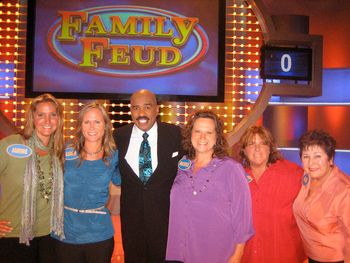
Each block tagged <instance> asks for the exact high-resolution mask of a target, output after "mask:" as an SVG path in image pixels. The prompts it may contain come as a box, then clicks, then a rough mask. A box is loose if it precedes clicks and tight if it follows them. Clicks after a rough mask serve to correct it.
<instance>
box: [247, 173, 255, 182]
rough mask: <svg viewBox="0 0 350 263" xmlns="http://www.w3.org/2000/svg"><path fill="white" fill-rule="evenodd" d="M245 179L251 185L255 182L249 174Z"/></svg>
mask: <svg viewBox="0 0 350 263" xmlns="http://www.w3.org/2000/svg"><path fill="white" fill-rule="evenodd" d="M245 179H247V182H248V183H250V182H252V181H253V178H252V177H251V176H250V175H249V174H247V173H246V174H245Z"/></svg>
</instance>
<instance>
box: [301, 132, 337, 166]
mask: <svg viewBox="0 0 350 263" xmlns="http://www.w3.org/2000/svg"><path fill="white" fill-rule="evenodd" d="M310 146H319V147H321V148H322V149H323V150H324V151H325V153H326V154H327V156H328V159H329V160H332V159H333V158H334V155H335V148H336V141H335V139H334V138H333V137H332V136H331V135H329V133H327V132H325V131H323V130H311V131H308V132H306V133H305V134H304V135H303V136H301V137H300V139H299V155H300V157H301V156H302V152H303V151H304V150H306V149H308V148H309V147H310Z"/></svg>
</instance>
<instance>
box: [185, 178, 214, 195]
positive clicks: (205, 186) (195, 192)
mask: <svg viewBox="0 0 350 263" xmlns="http://www.w3.org/2000/svg"><path fill="white" fill-rule="evenodd" d="M190 179H191V187H192V194H193V195H198V194H199V193H202V192H203V191H205V190H206V189H208V185H207V184H209V183H210V180H209V178H207V179H206V180H205V184H204V185H203V186H202V187H201V188H200V189H199V190H198V189H196V188H195V187H194V177H193V175H190Z"/></svg>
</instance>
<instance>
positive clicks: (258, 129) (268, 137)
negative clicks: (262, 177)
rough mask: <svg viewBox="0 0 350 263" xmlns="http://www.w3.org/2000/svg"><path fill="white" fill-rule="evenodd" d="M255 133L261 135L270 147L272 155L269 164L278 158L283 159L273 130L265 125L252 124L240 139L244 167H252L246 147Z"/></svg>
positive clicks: (240, 152) (240, 154)
mask: <svg viewBox="0 0 350 263" xmlns="http://www.w3.org/2000/svg"><path fill="white" fill-rule="evenodd" d="M255 135H259V136H260V138H261V140H262V141H263V142H264V143H265V144H266V145H268V146H269V148H270V155H269V159H268V160H267V165H269V164H271V163H275V162H276V161H277V160H281V159H283V158H282V155H281V154H280V152H279V151H278V150H277V144H276V142H275V139H274V138H273V136H272V134H271V132H270V131H269V130H268V129H266V128H265V127H263V126H252V127H250V128H248V129H247V130H246V131H245V133H244V134H243V135H242V137H241V139H240V141H239V145H240V150H239V156H240V158H241V162H242V164H243V166H244V167H247V168H250V162H249V160H248V158H247V156H246V155H245V153H244V149H245V148H246V147H247V145H248V144H249V143H250V142H252V141H253V139H254V137H255Z"/></svg>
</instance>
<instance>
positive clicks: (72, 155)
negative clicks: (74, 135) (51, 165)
mask: <svg viewBox="0 0 350 263" xmlns="http://www.w3.org/2000/svg"><path fill="white" fill-rule="evenodd" d="M78 158H79V156H78V154H77V152H76V151H75V149H74V148H72V147H69V148H66V150H65V159H66V160H67V161H71V160H75V159H78Z"/></svg>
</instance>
